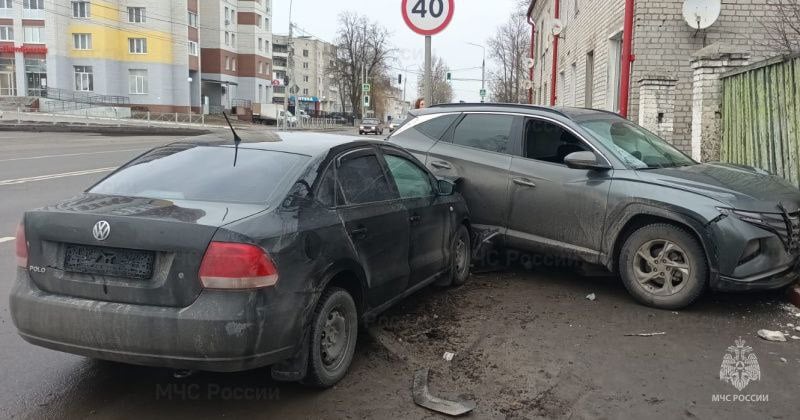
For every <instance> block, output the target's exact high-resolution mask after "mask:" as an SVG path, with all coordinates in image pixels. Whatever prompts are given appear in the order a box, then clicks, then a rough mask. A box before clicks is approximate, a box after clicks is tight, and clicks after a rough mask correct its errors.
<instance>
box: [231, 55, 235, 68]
mask: <svg viewBox="0 0 800 420" xmlns="http://www.w3.org/2000/svg"><path fill="white" fill-rule="evenodd" d="M231 70H232V71H236V59H235V58H234V59H233V60H231Z"/></svg>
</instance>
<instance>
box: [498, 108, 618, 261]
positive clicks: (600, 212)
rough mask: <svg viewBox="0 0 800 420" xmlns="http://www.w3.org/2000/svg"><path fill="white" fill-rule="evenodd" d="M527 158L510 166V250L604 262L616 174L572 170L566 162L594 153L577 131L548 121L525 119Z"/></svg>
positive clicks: (523, 155) (515, 158) (522, 157)
mask: <svg viewBox="0 0 800 420" xmlns="http://www.w3.org/2000/svg"><path fill="white" fill-rule="evenodd" d="M523 133H524V134H523V137H522V138H523V142H522V150H523V151H522V156H515V157H514V158H513V159H512V165H511V193H510V203H511V204H510V207H509V213H508V236H507V238H508V241H509V244H510V245H512V246H514V245H516V246H520V247H523V248H529V249H530V248H536V249H542V250H545V251H550V252H557V253H560V254H567V255H570V256H580V257H582V258H584V259H587V260H589V261H592V260H594V259H595V258H597V257H598V256H599V253H600V249H601V246H600V243H601V238H602V234H603V226H604V223H605V218H606V206H607V203H608V193H609V189H610V187H611V172H610V171H609V172H600V171H589V170H581V169H571V168H568V167H567V166H566V165H565V164H564V158H565V157H566V156H567V155H569V154H570V153H573V152H577V151H592V152H594V153H595V154H596V155H597V156H598V159H599V160H600V161H603V160H604V159H605V158H604V157H603V156H602V155H601V154H600V153H599V152H598V151H597V150H595V149H594V148H593V147H592V146H591V145H590V144H589V143H587V142H586V141H585V140H583V139H582V138H580V136H578V135H577V134H576V132H575V131H573V130H570V129H569V128H568V127H566V126H565V125H563V124H561V123H558V122H556V121H554V120H550V119H546V118H543V117H542V118H526V119H525V126H524V131H523Z"/></svg>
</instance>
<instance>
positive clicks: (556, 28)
mask: <svg viewBox="0 0 800 420" xmlns="http://www.w3.org/2000/svg"><path fill="white" fill-rule="evenodd" d="M561 32H564V23H563V22H561V19H553V20H552V21H551V22H550V33H551V34H552V35H553V36H559V35H561Z"/></svg>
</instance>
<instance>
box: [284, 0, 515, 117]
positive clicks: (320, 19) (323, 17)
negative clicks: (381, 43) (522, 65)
mask: <svg viewBox="0 0 800 420" xmlns="http://www.w3.org/2000/svg"><path fill="white" fill-rule="evenodd" d="M400 4H401V3H400V0H294V11H293V14H292V20H293V21H294V23H295V25H297V26H299V27H300V28H302V32H306V33H307V34H308V35H312V36H315V37H317V38H320V39H322V40H325V41H328V42H333V41H334V39H335V38H336V30H337V26H338V15H339V14H340V13H341V12H344V11H354V12H357V13H359V14H362V15H366V16H368V17H369V18H370V19H371V20H374V21H377V22H379V23H380V24H382V25H384V26H385V27H386V28H388V29H389V31H390V32H391V34H392V41H393V43H394V46H395V47H396V48H398V49H399V50H400V53H399V54H398V63H396V64H394V65H393V67H411V71H413V72H416V71H417V69H418V68H419V67H421V65H422V64H423V62H424V60H425V57H424V50H425V42H424V37H422V36H420V35H417V34H415V33H414V32H412V31H411V30H410V29H408V27H407V26H406V25H405V22H404V21H403V17H402V14H401V12H400ZM514 4H515V0H456V7H455V14H454V16H453V21H452V22H451V23H450V26H448V28H447V29H446V30H445V31H444V32H442V33H441V34H439V35H437V36H434V37H433V53H434V54H436V55H439V56H441V57H443V58H444V60H445V61H446V62H447V64H448V66H449V67H450V68H451V69H452V70H453V77H454V78H460V79H477V81H476V82H466V81H464V82H461V81H454V82H453V90H454V94H455V98H454V99H455V101H459V100H465V101H469V102H475V101H479V100H480V95H479V91H480V87H481V82H480V78H481V70H480V66H481V60H482V57H483V52H482V50H481V49H480V48H478V47H473V46H470V45H468V44H467V42H473V43H476V44H482V45H486V40H487V39H488V38H489V37H491V35H492V34H493V33H494V31H495V29H496V28H497V27H498V26H500V25H502V24H503V23H505V21H506V20H507V19H508V16H509V15H510V14H511V13H512V11H513V9H514ZM272 7H273V12H272V17H273V28H272V30H273V32H274V33H276V34H285V33H287V32H289V1H288V0H274V1H273V4H272ZM302 32H301V35H302V34H303V33H302ZM488 54H489V52H488V50H487V55H488ZM490 66H491V62H490V60H489V59H488V58H487V68H488V67H490ZM468 68H474V69H472V70H460V69H468ZM400 72H401V71H398V70H395V71H393V73H395V74H394V75H393V79H395V83H396V79H397V74H399V73H400ZM487 73H488V70H487ZM487 77H488V75H487ZM487 89H488V83H487ZM416 90H417V78H416V75H415V74H413V73H409V80H408V86H407V94H406V99H407V100H409V101H412V100H413V99H414V98H416V96H417V94H416Z"/></svg>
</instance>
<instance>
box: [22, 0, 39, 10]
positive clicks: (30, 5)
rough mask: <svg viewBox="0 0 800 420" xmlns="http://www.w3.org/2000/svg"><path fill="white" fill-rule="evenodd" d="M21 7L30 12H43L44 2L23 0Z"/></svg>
mask: <svg viewBox="0 0 800 420" xmlns="http://www.w3.org/2000/svg"><path fill="white" fill-rule="evenodd" d="M22 7H23V8H25V9H31V10H44V0H25V1H24V2H23V3H22Z"/></svg>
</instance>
